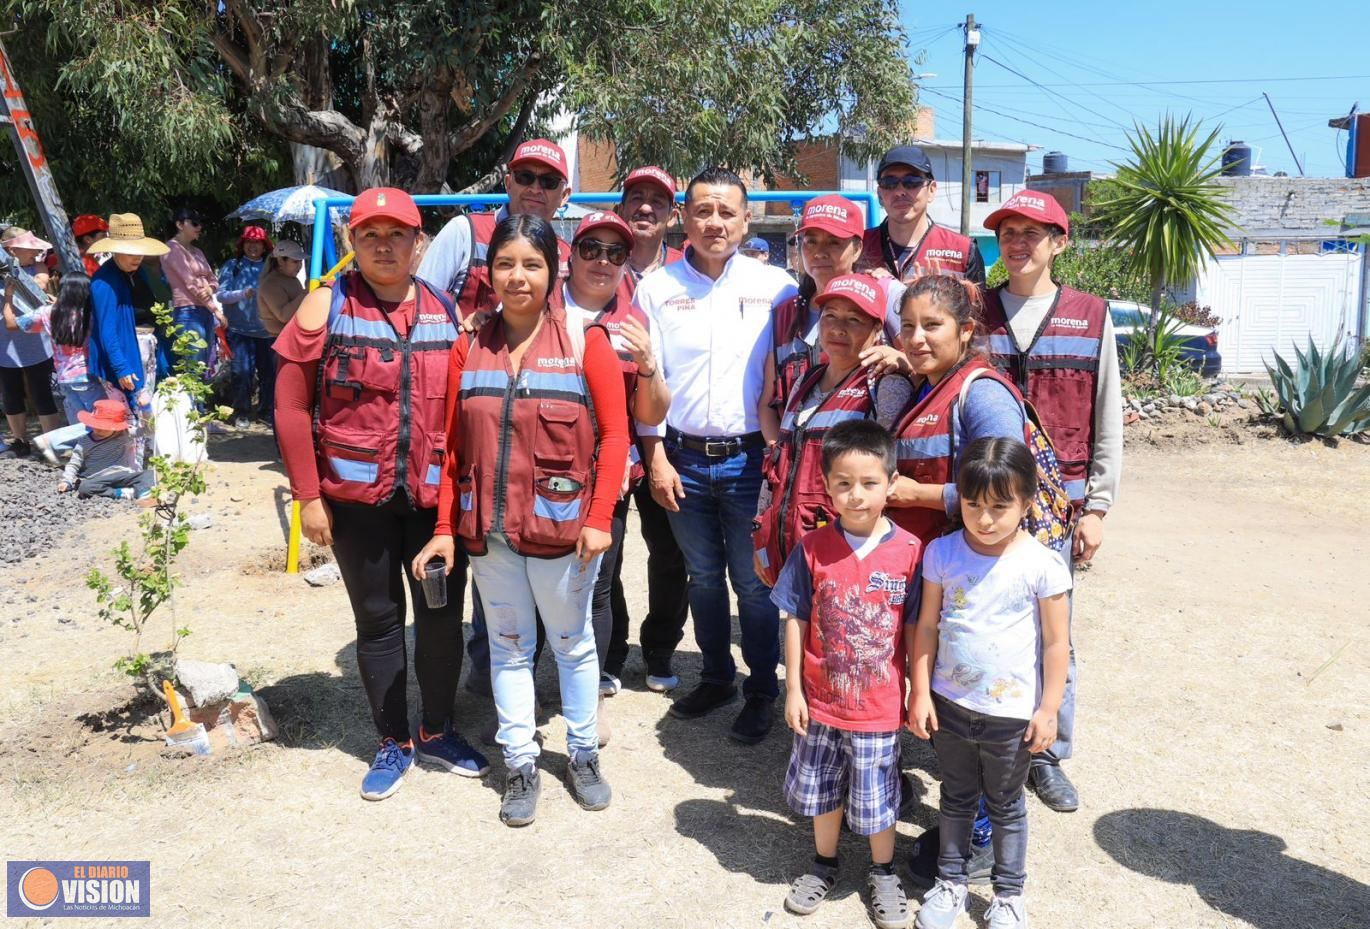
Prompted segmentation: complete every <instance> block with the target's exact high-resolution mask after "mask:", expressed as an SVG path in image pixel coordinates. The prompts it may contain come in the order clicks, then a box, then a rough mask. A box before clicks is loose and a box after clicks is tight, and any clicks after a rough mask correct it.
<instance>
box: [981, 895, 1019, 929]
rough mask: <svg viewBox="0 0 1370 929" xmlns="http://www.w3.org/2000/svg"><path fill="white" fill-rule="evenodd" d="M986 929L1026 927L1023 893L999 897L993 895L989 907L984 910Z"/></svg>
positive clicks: (1017, 928)
mask: <svg viewBox="0 0 1370 929" xmlns="http://www.w3.org/2000/svg"><path fill="white" fill-rule="evenodd" d="M985 927H986V929H1028V921H1027V907H1026V906H1024V904H1023V895H1022V894H1018V895H1016V896H1013V897H1001V896H999V895H998V894H995V895H994V899H993V900H991V901H990V904H989V909H987V910H985Z"/></svg>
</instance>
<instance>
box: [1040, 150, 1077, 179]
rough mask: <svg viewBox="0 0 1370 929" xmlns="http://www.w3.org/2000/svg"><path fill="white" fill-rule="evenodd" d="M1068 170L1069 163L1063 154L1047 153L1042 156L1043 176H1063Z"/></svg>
mask: <svg viewBox="0 0 1370 929" xmlns="http://www.w3.org/2000/svg"><path fill="white" fill-rule="evenodd" d="M1069 170H1070V161H1069V159H1067V158H1066V156H1065V153H1064V152H1047V153H1046V154H1045V155H1043V156H1042V173H1043V174H1065V173H1066V172H1067V171H1069Z"/></svg>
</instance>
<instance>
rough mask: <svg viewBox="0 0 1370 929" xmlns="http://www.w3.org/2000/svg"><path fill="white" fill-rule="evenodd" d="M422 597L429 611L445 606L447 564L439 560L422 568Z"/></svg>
mask: <svg viewBox="0 0 1370 929" xmlns="http://www.w3.org/2000/svg"><path fill="white" fill-rule="evenodd" d="M423 597H424V599H425V600H427V601H428V608H429V609H430V610H436V609H438V608H439V607H444V606H447V562H445V561H443V560H442V559H441V558H434V559H433V560H431V561H429V562H428V564H426V565H424V566H423Z"/></svg>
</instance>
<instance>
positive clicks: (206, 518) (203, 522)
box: [186, 513, 214, 530]
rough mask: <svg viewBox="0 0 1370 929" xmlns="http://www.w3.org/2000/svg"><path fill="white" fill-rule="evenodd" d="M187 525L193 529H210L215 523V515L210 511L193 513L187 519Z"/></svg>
mask: <svg viewBox="0 0 1370 929" xmlns="http://www.w3.org/2000/svg"><path fill="white" fill-rule="evenodd" d="M186 525H187V526H189V527H190V528H192V529H197V530H198V529H208V528H209V527H210V526H212V525H214V517H213V516H212V515H210V514H209V513H191V514H190V516H189V517H188V518H187V519H186Z"/></svg>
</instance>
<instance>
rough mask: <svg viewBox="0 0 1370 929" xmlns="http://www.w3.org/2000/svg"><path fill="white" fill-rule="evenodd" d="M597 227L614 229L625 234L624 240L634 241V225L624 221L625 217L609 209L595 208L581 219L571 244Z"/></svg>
mask: <svg viewBox="0 0 1370 929" xmlns="http://www.w3.org/2000/svg"><path fill="white" fill-rule="evenodd" d="M596 229H612V230H614V231H615V232H617V233H618V234H619V235H621V236H623V241H624V242H626V243H627V244H629V245H631V244H632V243H633V230H632V227H631V226H629V225H628V224H627V223H626V222H624V221H623V217H621V216H619V215H618V214H617V213H611V212H610V211H608V210H595V212H593V213H589V214H587V215H586V217H585V218H584V219H582V220H581V221H580V225H579V226H577V227H576V234H575V236H574V237H573V238H572V239H571V244H573V245H574V244H575V243H576V242H579V241H580V239H581V236H584V235H586V234H588V233H591V232H594V231H595V230H596Z"/></svg>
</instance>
